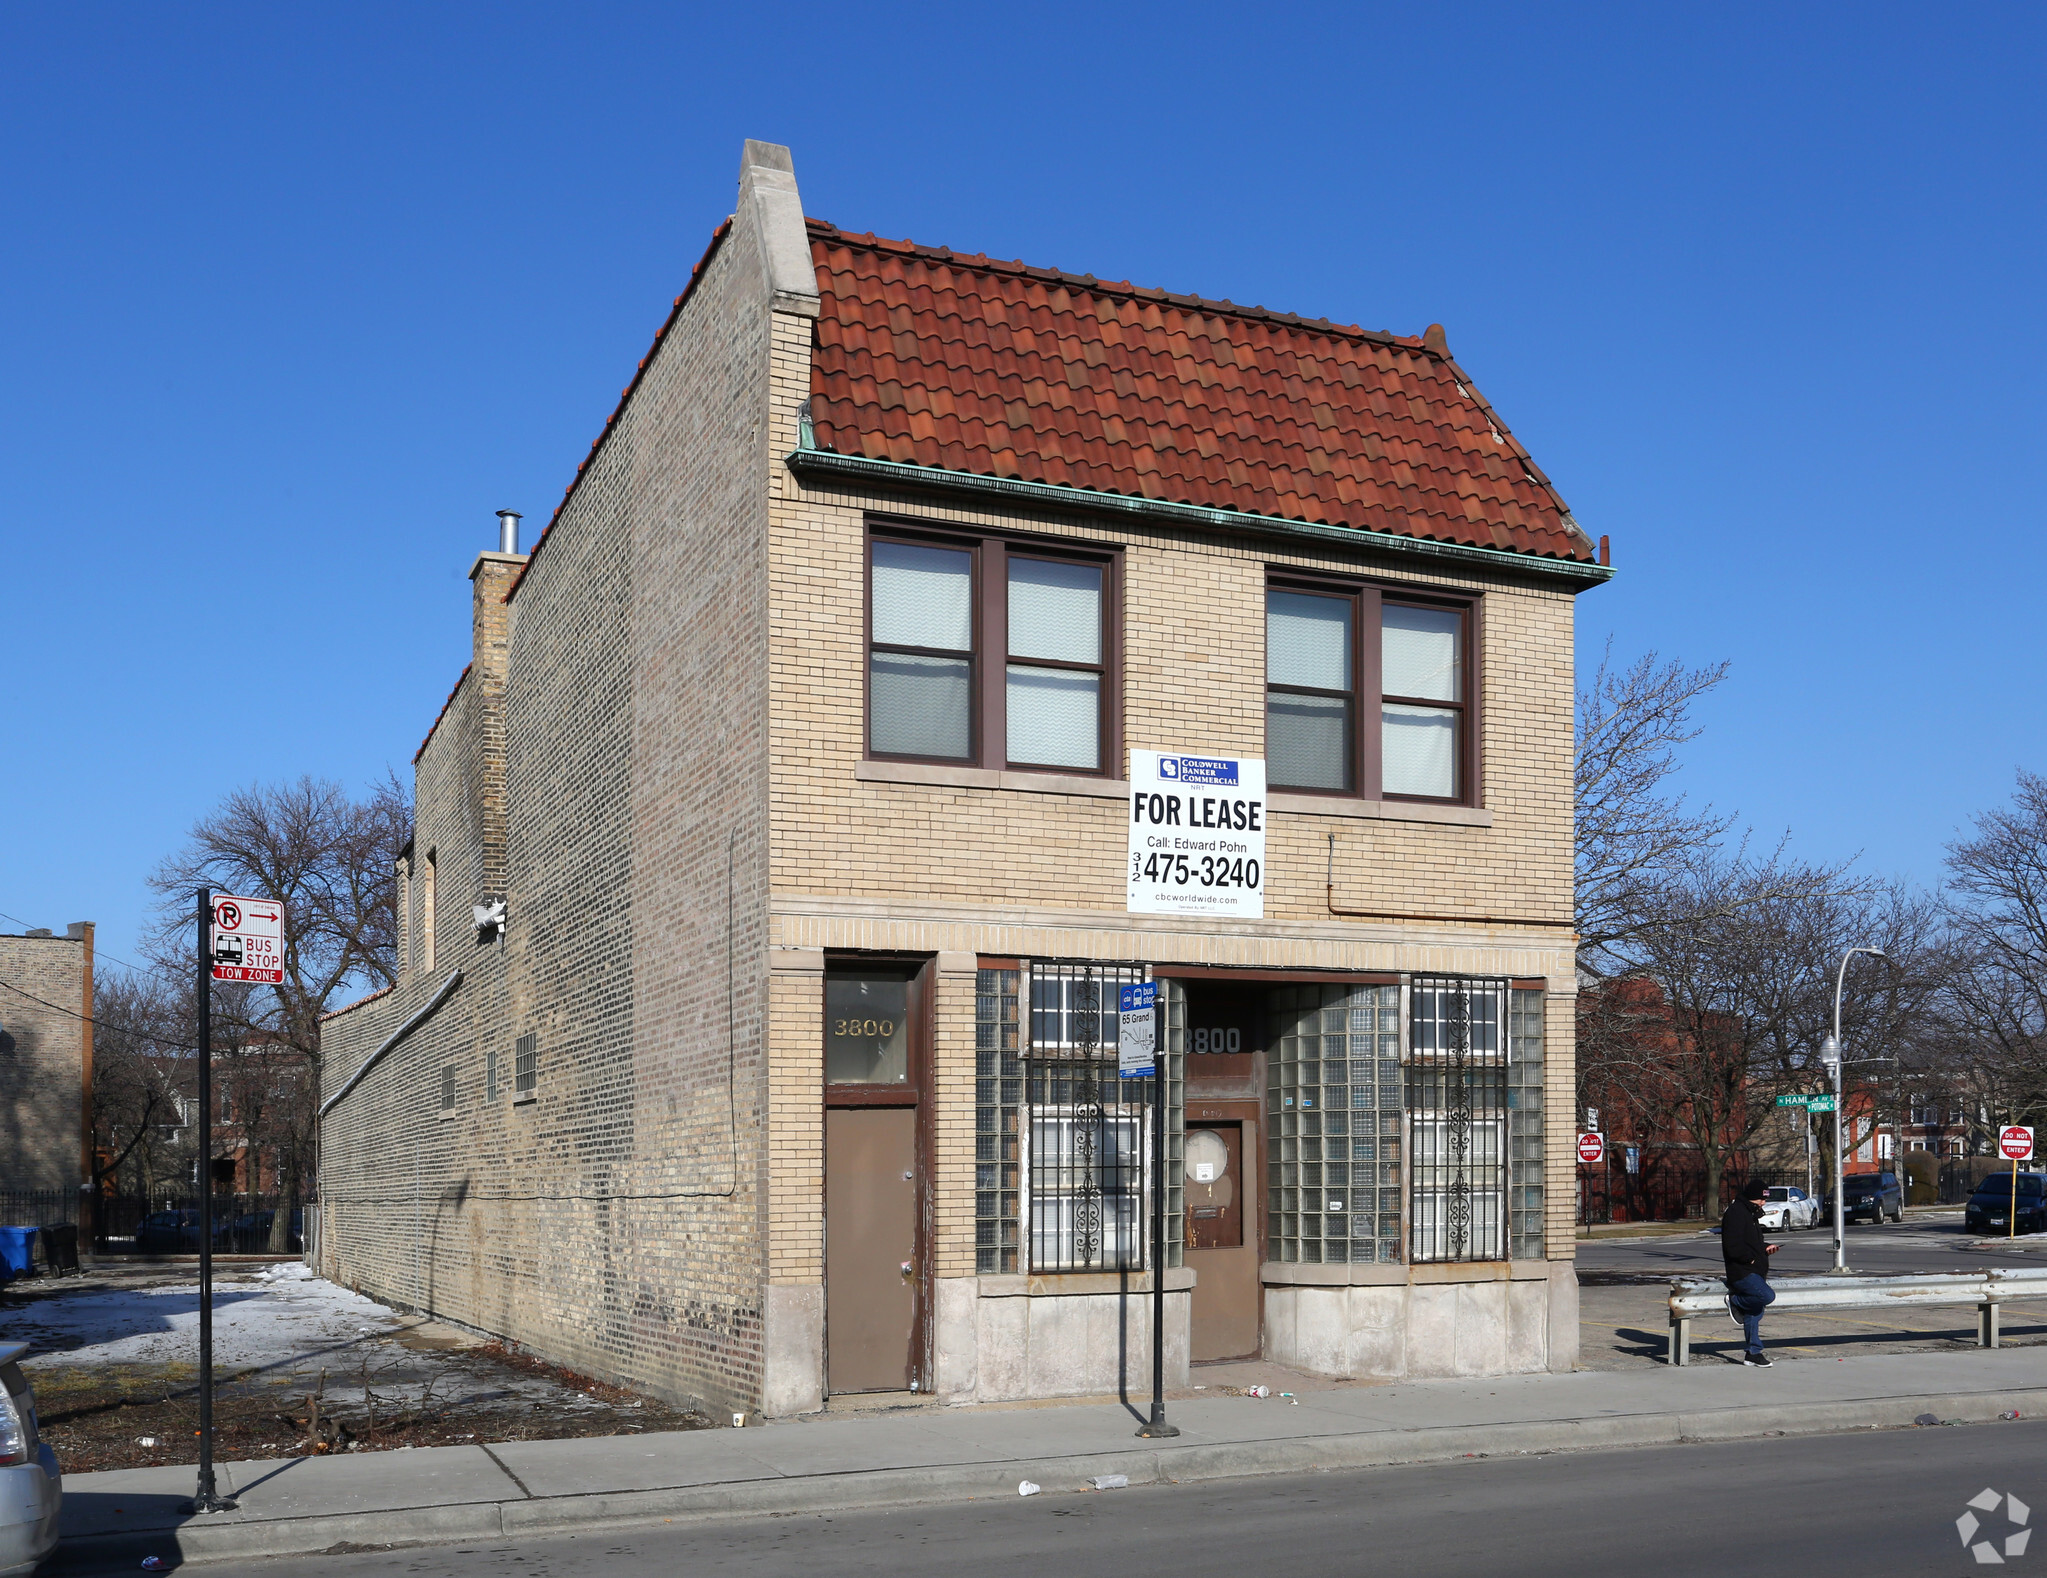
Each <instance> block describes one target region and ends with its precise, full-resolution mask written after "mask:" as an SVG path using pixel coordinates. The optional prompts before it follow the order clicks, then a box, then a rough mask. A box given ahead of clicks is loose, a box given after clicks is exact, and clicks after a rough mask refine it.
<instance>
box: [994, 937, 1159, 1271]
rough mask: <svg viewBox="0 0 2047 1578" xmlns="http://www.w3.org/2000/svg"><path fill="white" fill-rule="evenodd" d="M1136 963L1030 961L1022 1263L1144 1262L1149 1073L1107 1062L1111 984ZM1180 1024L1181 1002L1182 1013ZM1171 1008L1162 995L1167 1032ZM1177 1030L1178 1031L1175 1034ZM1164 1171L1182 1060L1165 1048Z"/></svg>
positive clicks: (1110, 1055)
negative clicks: (1129, 1075) (1125, 1074)
mask: <svg viewBox="0 0 2047 1578" xmlns="http://www.w3.org/2000/svg"><path fill="white" fill-rule="evenodd" d="M1144 979H1145V968H1144V966H1142V965H1114V964H1097V963H1093V962H1090V961H1085V960H1082V961H1063V960H1033V961H1032V962H1031V965H1030V969H1029V971H1028V976H1027V980H1028V987H1027V992H1028V997H1029V1002H1030V1008H1029V1013H1028V1018H1027V1020H1026V1026H1025V1028H1026V1030H1027V1036H1026V1038H1025V1042H1026V1044H1025V1048H1024V1054H1025V1055H1024V1063H1023V1067H1024V1124H1023V1139H1024V1145H1023V1169H1022V1170H1023V1175H1024V1187H1023V1196H1024V1200H1023V1204H1024V1221H1023V1224H1022V1232H1023V1238H1024V1254H1023V1257H1022V1259H1023V1262H1024V1264H1023V1266H1022V1269H1024V1270H1027V1271H1033V1272H1062V1271H1113V1270H1137V1269H1141V1268H1143V1267H1144V1266H1146V1265H1148V1264H1149V1263H1150V1254H1149V1246H1148V1243H1147V1240H1148V1238H1149V1233H1148V1231H1147V1228H1148V1224H1149V1217H1150V1209H1151V1188H1150V1184H1151V1176H1152V1166H1151V1156H1152V1152H1151V1125H1152V1121H1153V1110H1154V1109H1153V1101H1154V1093H1153V1088H1152V1087H1153V1082H1152V1080H1150V1079H1123V1078H1121V1077H1120V1076H1119V1075H1118V1074H1117V1071H1116V994H1117V988H1118V987H1121V986H1124V985H1128V984H1136V983H1139V982H1142V981H1143V980H1144ZM1180 1017H1181V1020H1182V1022H1183V1023H1184V1020H1185V1013H1184V1009H1183V1011H1182V1013H1181V1016H1180ZM1171 1023H1172V1014H1171V1006H1170V1001H1169V1004H1168V1027H1169V1028H1168V1040H1169V1043H1170V1040H1171V1029H1170V1026H1171ZM1181 1039H1183V1040H1184V1039H1185V1037H1184V1032H1183V1034H1182V1037H1181ZM1165 1066H1166V1068H1167V1071H1168V1073H1167V1087H1166V1088H1167V1095H1168V1098H1169V1101H1171V1102H1172V1103H1173V1105H1172V1106H1171V1107H1169V1111H1168V1116H1167V1139H1168V1145H1167V1173H1168V1176H1169V1177H1170V1176H1172V1175H1173V1174H1174V1173H1175V1172H1176V1170H1177V1167H1178V1158H1179V1147H1178V1143H1177V1136H1178V1130H1179V1127H1180V1124H1179V1111H1178V1100H1179V1098H1180V1096H1181V1094H1182V1086H1181V1079H1180V1071H1181V1070H1184V1068H1185V1062H1184V1059H1183V1058H1181V1057H1179V1056H1176V1055H1175V1054H1174V1053H1173V1051H1172V1050H1171V1047H1170V1044H1169V1047H1168V1050H1167V1054H1166V1057H1165ZM1179 1199H1180V1194H1179V1191H1178V1190H1177V1189H1175V1190H1172V1191H1169V1193H1168V1196H1167V1264H1169V1265H1173V1264H1177V1263H1178V1245H1179V1236H1180V1235H1179V1231H1178V1229H1179V1227H1180V1223H1179V1218H1178V1211H1179V1207H1178V1203H1177V1202H1178V1201H1179Z"/></svg>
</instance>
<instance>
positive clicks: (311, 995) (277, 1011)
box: [148, 775, 412, 1248]
mask: <svg viewBox="0 0 2047 1578" xmlns="http://www.w3.org/2000/svg"><path fill="white" fill-rule="evenodd" d="M411 825H412V808H411V804H410V802H409V800H408V798H407V796H406V793H405V789H404V786H403V785H402V784H400V783H399V781H398V779H397V777H396V776H395V775H390V776H387V777H386V779H385V781H384V782H383V783H381V784H379V785H377V786H376V787H375V788H374V789H373V790H372V792H371V793H370V794H369V795H368V796H367V797H366V798H363V799H354V798H351V797H350V796H349V795H348V794H347V793H346V792H344V791H343V790H342V789H341V787H340V786H339V785H338V784H334V783H329V782H323V781H319V780H316V779H312V778H301V779H299V780H298V782H296V783H289V784H269V785H256V786H253V787H251V788H248V789H243V790H238V791H236V792H235V793H234V794H231V795H229V796H228V797H227V799H226V800H225V801H224V802H222V804H221V806H220V807H219V809H218V810H216V811H214V812H212V813H211V814H209V815H207V816H205V817H202V818H201V819H200V820H199V822H198V823H197V824H196V825H195V826H194V827H193V829H192V834H191V838H190V840H189V841H188V843H187V844H186V846H185V848H184V849H183V850H181V851H180V852H179V853H178V854H176V855H174V856H172V857H171V858H170V859H168V860H166V861H165V862H164V863H163V864H162V865H161V866H159V867H158V868H157V870H156V871H155V873H154V874H153V875H152V876H151V877H150V879H149V880H150V886H151V887H152V888H153V889H154V890H155V892H156V893H157V895H158V899H159V905H158V918H157V925H156V929H155V932H154V934H153V936H152V937H151V939H150V941H149V943H148V947H149V950H150V952H151V954H152V955H153V956H154V958H155V960H156V962H157V963H158V965H159V967H160V968H161V969H163V971H164V972H165V973H166V975H168V976H169V977H171V978H173V979H176V978H180V977H182V976H186V975H190V974H191V973H192V970H193V965H192V963H191V962H190V961H191V960H192V954H193V926H194V921H193V908H192V895H193V892H194V890H196V889H197V888H198V887H200V886H201V885H202V884H203V885H206V886H210V887H213V888H216V889H219V890H221V891H224V892H231V893H240V894H247V895H249V896H251V897H260V898H268V899H274V900H276V901H277V902H279V903H280V904H282V905H283V907H284V916H285V927H284V938H283V953H284V980H283V982H282V983H281V984H279V985H276V986H262V987H257V988H254V989H251V990H249V991H246V992H244V993H240V994H236V993H228V994H222V1001H221V1003H219V1004H218V1005H217V1010H216V1022H219V1021H220V1020H221V1019H223V1018H225V1020H226V1021H227V1023H226V1030H227V1039H226V1041H225V1042H224V1043H223V1044H225V1045H232V1046H234V1047H237V1048H240V1049H243V1050H244V1051H245V1052H246V1050H247V1049H249V1048H255V1047H261V1048H265V1049H267V1050H270V1051H281V1050H284V1049H288V1050H289V1052H290V1053H291V1054H293V1055H295V1057H296V1058H297V1059H298V1060H299V1062H300V1064H301V1066H302V1067H303V1068H304V1069H305V1070H306V1071H308V1073H309V1075H310V1074H312V1073H313V1072H315V1071H317V1069H318V1066H319V1056H320V1016H321V1015H322V1014H323V1013H325V1012H326V1011H327V1010H328V1008H329V1007H330V1006H332V1004H333V1002H334V1000H335V999H336V997H338V996H340V995H343V994H344V993H346V992H349V991H351V990H355V989H359V988H362V987H369V988H372V989H374V988H376V987H382V986H389V985H391V984H393V983H394V982H395V981H396V980H397V971H398V912H397V895H396V876H395V868H396V864H397V859H398V854H399V851H400V850H401V849H402V848H403V847H404V845H405V842H406V840H407V839H408V838H409V837H410V836H411ZM301 1083H302V1084H303V1085H304V1086H305V1087H306V1089H307V1092H308V1093H309V1092H310V1089H311V1088H312V1087H314V1086H316V1085H317V1079H316V1078H311V1077H308V1078H306V1079H305V1080H303V1081H301ZM266 1118H268V1119H274V1120H276V1121H275V1122H274V1123H272V1124H271V1128H272V1130H273V1131H274V1137H275V1143H276V1145H277V1153H276V1158H275V1159H276V1161H277V1162H278V1165H279V1167H280V1172H281V1178H280V1182H281V1185H282V1189H281V1192H282V1193H283V1194H284V1195H285V1197H286V1202H285V1204H286V1208H285V1209H281V1210H279V1212H278V1213H277V1216H276V1218H275V1220H274V1223H273V1227H272V1237H271V1245H272V1248H279V1247H281V1246H282V1245H283V1243H284V1241H285V1238H286V1235H287V1234H288V1232H289V1226H290V1223H289V1218H290V1211H289V1204H290V1202H292V1201H295V1200H296V1199H297V1198H298V1197H299V1194H300V1191H301V1188H302V1185H303V1183H304V1180H305V1178H306V1177H307V1176H309V1173H310V1169H311V1166H312V1138H313V1137H312V1115H311V1102H310V1100H309V1099H300V1100H296V1101H292V1100H277V1101H272V1102H270V1103H269V1104H268V1106H267V1109H266ZM280 1125H281V1127H280Z"/></svg>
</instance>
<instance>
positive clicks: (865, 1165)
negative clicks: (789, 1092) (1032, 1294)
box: [824, 961, 929, 1393]
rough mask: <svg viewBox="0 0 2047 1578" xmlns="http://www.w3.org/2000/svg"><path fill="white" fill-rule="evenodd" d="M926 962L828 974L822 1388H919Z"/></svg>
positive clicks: (847, 967)
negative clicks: (823, 1381)
mask: <svg viewBox="0 0 2047 1578" xmlns="http://www.w3.org/2000/svg"><path fill="white" fill-rule="evenodd" d="M925 974H926V971H925V969H924V967H922V966H920V965H918V964H915V963H895V962H892V961H879V962H867V961H857V962H848V963H845V964H843V965H841V964H838V963H833V964H831V965H830V966H829V967H828V968H827V969H826V971H825V1002H824V1008H825V1024H824V1030H825V1035H824V1099H825V1114H824V1212H825V1257H824V1258H825V1386H826V1390H827V1391H828V1392H831V1393H839V1392H897V1391H909V1390H913V1389H915V1388H916V1387H917V1386H918V1385H919V1384H920V1382H921V1380H922V1372H923V1349H924V1342H923V1324H924V1322H923V1315H924V1303H925V1296H926V1292H927V1283H928V1277H927V1275H926V1271H927V1267H926V1259H927V1254H926V1246H927V1243H928V1239H929V1234H928V1232H927V1230H926V1225H927V1224H926V1218H927V1215H928V1212H927V1209H926V1206H927V1200H926V1191H925V1188H924V1154H925V1151H926V1149H927V1147H926V1144H925V1135H924V1124H923V1121H922V1120H923V1118H924V1116H925V1108H924V1091H923V1085H924V1070H925V1069H926V1067H928V1064H929V1058H928V1055H927V1046H928V1037H927V1036H926V1035H925V1033H924V998H925V992H924V986H925Z"/></svg>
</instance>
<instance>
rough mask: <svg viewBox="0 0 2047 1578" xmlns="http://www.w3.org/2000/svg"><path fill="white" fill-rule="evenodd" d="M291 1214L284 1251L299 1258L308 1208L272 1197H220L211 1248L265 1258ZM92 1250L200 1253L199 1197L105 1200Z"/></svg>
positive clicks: (98, 1212) (216, 1199)
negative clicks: (282, 1219)
mask: <svg viewBox="0 0 2047 1578" xmlns="http://www.w3.org/2000/svg"><path fill="white" fill-rule="evenodd" d="M280 1211H283V1212H287V1213H288V1215H287V1217H286V1223H285V1242H284V1245H283V1250H282V1252H283V1253H286V1254H294V1255H295V1254H297V1253H299V1251H300V1249H301V1248H302V1241H303V1238H304V1231H305V1214H306V1212H305V1208H304V1206H303V1205H302V1204H301V1203H300V1202H297V1201H293V1200H288V1199H286V1198H285V1197H283V1196H279V1195H274V1194H216V1195H215V1196H214V1197H213V1249H214V1253H216V1254H235V1255H266V1254H272V1253H276V1252H277V1251H274V1250H273V1249H272V1248H271V1243H272V1236H273V1230H274V1228H275V1225H276V1219H277V1214H278V1213H279V1212H280ZM93 1216H94V1224H93V1225H94V1229H95V1231H94V1248H95V1249H96V1250H97V1252H98V1253H100V1254H102V1255H196V1254H198V1253H199V1197H198V1195H196V1194H167V1195H158V1196H154V1197H152V1198H149V1199H140V1198H135V1197H122V1198H118V1199H111V1200H109V1199H101V1200H100V1201H98V1202H97V1203H96V1204H95V1206H94V1210H93Z"/></svg>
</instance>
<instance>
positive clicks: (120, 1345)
mask: <svg viewBox="0 0 2047 1578" xmlns="http://www.w3.org/2000/svg"><path fill="white" fill-rule="evenodd" d="M294 1271H295V1272H297V1273H298V1274H297V1275H281V1276H280V1275H276V1274H275V1273H277V1272H287V1273H288V1272H294ZM399 1324H400V1319H399V1317H398V1316H397V1315H396V1314H394V1313H393V1312H392V1311H391V1310H389V1309H387V1308H385V1307H384V1306H383V1305H382V1304H379V1303H377V1302H376V1301H375V1300H373V1299H366V1298H364V1297H363V1296H362V1295H361V1294H359V1293H351V1292H349V1291H348V1290H347V1289H346V1288H342V1287H337V1286H336V1285H335V1284H333V1283H332V1282H328V1281H326V1280H324V1279H322V1278H319V1277H315V1276H313V1275H312V1274H311V1273H310V1272H308V1271H307V1270H306V1268H305V1267H304V1266H303V1265H297V1264H293V1265H290V1266H279V1267H276V1268H274V1271H272V1272H259V1273H257V1274H256V1275H255V1276H253V1277H250V1278H248V1279H246V1280H243V1279H236V1280H233V1281H228V1280H224V1279H221V1278H215V1279H214V1287H213V1358H214V1362H215V1363H216V1364H218V1365H223V1366H232V1367H234V1368H237V1369H241V1368H247V1367H250V1366H257V1365H264V1366H268V1365H291V1364H293V1363H295V1362H298V1361H303V1360H308V1359H315V1358H322V1357H326V1356H333V1357H335V1358H336V1359H337V1360H340V1361H342V1362H346V1360H347V1358H348V1356H349V1350H351V1349H358V1348H360V1346H361V1345H362V1343H363V1341H364V1339H366V1338H367V1339H370V1340H375V1339H377V1338H379V1337H381V1336H382V1334H383V1333H385V1332H387V1331H390V1330H392V1329H393V1328H394V1327H396V1326H398V1325H399ZM198 1333H199V1284H198V1281H197V1279H196V1278H195V1279H194V1280H192V1281H190V1282H172V1283H165V1284H159V1285H156V1286H151V1287H136V1288H104V1289H94V1290H91V1291H85V1290H81V1291H80V1292H78V1293H75V1294H70V1295H62V1296H52V1297H46V1298H39V1299H37V1300H36V1301H35V1302H34V1303H33V1304H32V1305H30V1306H29V1307H28V1308H27V1309H24V1310H22V1311H21V1312H20V1313H19V1314H18V1315H17V1316H16V1317H15V1318H14V1319H13V1320H10V1321H9V1322H8V1329H7V1336H8V1337H9V1339H10V1340H16V1341H21V1342H28V1343H33V1344H34V1345H35V1346H34V1350H33V1351H31V1352H30V1353H29V1354H28V1355H27V1356H26V1357H25V1358H24V1359H23V1361H22V1362H23V1363H24V1364H25V1365H27V1366H29V1367H31V1368H35V1367H38V1366H48V1365H59V1364H175V1363H181V1362H184V1363H196V1362H197V1360H198V1357H199V1335H198Z"/></svg>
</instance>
